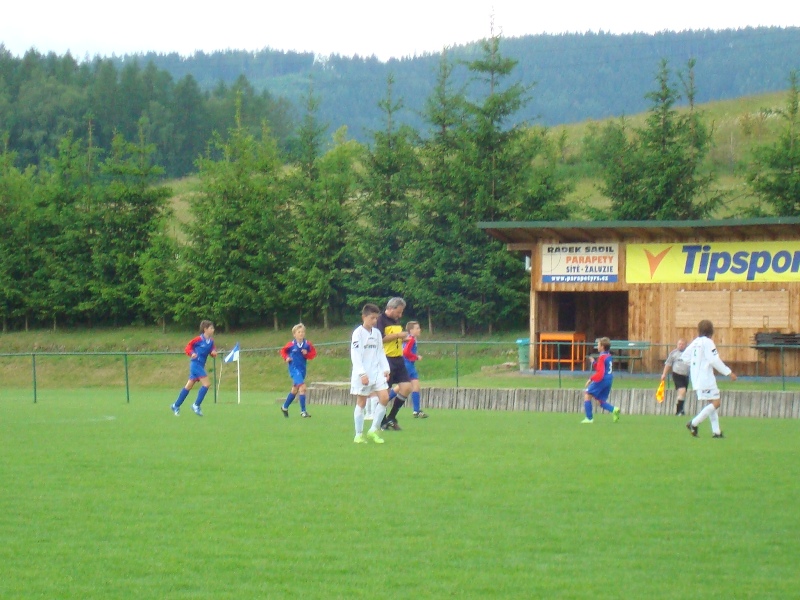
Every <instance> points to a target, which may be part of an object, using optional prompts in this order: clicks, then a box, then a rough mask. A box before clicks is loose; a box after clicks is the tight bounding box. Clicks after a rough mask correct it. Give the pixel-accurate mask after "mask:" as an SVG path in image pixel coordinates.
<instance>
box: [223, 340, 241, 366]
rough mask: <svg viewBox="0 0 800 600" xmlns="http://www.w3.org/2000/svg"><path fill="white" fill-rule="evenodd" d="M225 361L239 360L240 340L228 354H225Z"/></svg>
mask: <svg viewBox="0 0 800 600" xmlns="http://www.w3.org/2000/svg"><path fill="white" fill-rule="evenodd" d="M225 362H226V363H229V362H239V342H236V345H235V346H234V347H233V350H231V351H230V352H229V353H228V355H227V356H225Z"/></svg>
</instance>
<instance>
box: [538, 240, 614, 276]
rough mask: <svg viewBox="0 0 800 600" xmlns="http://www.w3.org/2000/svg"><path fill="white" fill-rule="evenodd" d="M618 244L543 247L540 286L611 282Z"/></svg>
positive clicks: (548, 245)
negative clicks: (542, 284)
mask: <svg viewBox="0 0 800 600" xmlns="http://www.w3.org/2000/svg"><path fill="white" fill-rule="evenodd" d="M618 258H619V244H543V245H542V283H614V282H616V281H617V280H618V279H619V268H618V264H619V260H618Z"/></svg>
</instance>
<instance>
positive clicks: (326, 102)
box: [116, 27, 800, 143]
mask: <svg viewBox="0 0 800 600" xmlns="http://www.w3.org/2000/svg"><path fill="white" fill-rule="evenodd" d="M500 49H501V51H502V52H503V54H505V55H506V56H508V57H509V58H512V59H514V60H516V61H517V62H518V67H517V70H516V76H517V77H518V79H519V81H520V82H521V83H522V84H523V85H526V86H527V85H535V86H536V87H535V89H536V95H535V96H534V97H533V98H532V100H531V102H529V103H528V104H527V105H525V106H524V107H522V108H521V109H520V110H519V111H518V112H517V113H516V115H515V116H514V119H515V123H517V122H519V123H521V122H525V121H527V122H537V123H541V124H543V125H546V126H550V127H552V126H555V125H561V124H565V123H579V122H582V121H586V120H588V119H595V120H600V119H606V118H608V117H613V116H618V115H623V114H625V115H633V114H638V113H641V112H643V111H645V110H646V109H647V100H646V98H645V94H646V93H647V92H648V91H649V90H650V89H651V87H652V85H653V68H654V66H655V65H658V64H659V62H660V61H661V60H662V59H664V60H667V61H668V62H669V63H670V64H673V65H678V64H685V63H686V61H688V60H689V59H690V58H694V59H695V60H696V68H695V70H696V73H697V78H698V80H699V81H702V82H703V85H702V87H701V88H700V89H699V90H698V92H697V98H696V101H697V102H698V103H705V102H709V101H712V100H724V99H734V98H740V97H743V96H750V95H756V94H763V93H765V92H773V91H780V90H784V89H785V86H786V74H787V73H789V72H790V71H792V70H797V69H800V58H798V57H800V28H798V27H786V28H779V27H747V28H743V29H723V30H708V29H706V30H695V31H680V32H675V31H663V32H659V33H655V34H647V33H631V34H621V35H618V34H611V33H604V32H596V33H565V34H558V35H551V34H539V35H525V36H519V37H513V38H503V40H502V41H501V46H500ZM447 52H448V54H449V55H450V56H451V57H452V59H453V60H455V61H458V62H463V63H467V62H470V61H472V60H474V59H475V58H476V57H477V56H479V55H480V53H481V48H480V44H479V43H477V42H476V43H470V44H465V45H457V46H453V47H451V48H448V49H447ZM131 59H139V60H141V62H142V64H144V63H145V62H149V61H153V62H154V63H155V64H156V66H157V67H158V68H160V69H163V70H165V71H167V72H168V73H170V74H171V75H172V76H173V77H175V78H176V79H178V78H182V77H184V76H186V75H189V74H191V75H192V76H193V77H194V78H195V80H196V81H197V82H198V83H199V85H200V87H201V89H203V90H211V89H213V88H214V87H215V86H216V85H217V84H218V83H219V82H220V81H224V82H225V83H226V84H227V85H232V84H233V83H234V82H235V81H236V79H237V78H238V77H239V76H240V75H242V74H244V75H245V76H246V77H247V79H248V80H249V81H250V83H251V84H252V85H253V87H254V88H255V89H257V90H268V91H269V92H270V93H272V94H273V95H274V96H275V97H281V98H286V99H287V100H288V101H289V102H290V103H292V104H293V105H296V106H301V105H302V97H303V96H304V95H305V94H306V93H307V90H308V87H309V85H312V84H313V86H314V89H315V90H316V92H317V93H318V94H319V95H320V106H319V116H320V118H321V120H322V121H323V122H325V123H328V124H329V125H330V126H331V130H335V129H336V128H338V127H339V126H341V125H347V127H348V130H349V132H350V135H352V136H353V137H354V138H355V139H356V140H358V141H361V142H362V143H366V142H367V141H369V139H370V132H371V131H374V130H375V129H378V128H380V123H381V113H380V111H379V110H378V108H377V106H378V102H379V100H380V97H381V94H382V89H383V85H382V84H383V82H384V81H385V80H386V77H388V76H389V74H393V75H394V77H395V79H396V84H395V87H396V93H397V94H398V96H400V97H403V98H405V99H406V105H405V107H404V109H403V110H402V111H401V112H400V113H399V114H398V115H397V117H398V119H399V120H400V121H401V122H402V123H403V124H406V125H410V126H411V127H414V128H415V129H422V128H424V126H425V125H424V121H423V119H422V111H423V107H424V102H425V99H426V98H427V97H428V96H429V95H430V93H431V90H432V89H433V87H434V85H435V80H436V73H437V69H438V62H439V53H438V52H435V53H425V54H422V55H418V56H413V57H404V58H395V59H390V60H388V61H386V62H382V61H380V60H378V59H377V58H376V57H374V56H340V55H336V54H334V55H330V56H318V55H315V54H314V53H311V52H283V51H279V50H273V49H270V48H264V49H261V50H258V51H255V52H252V51H244V50H224V51H217V52H209V53H205V52H196V53H194V54H193V55H191V56H179V55H177V54H159V53H155V52H149V53H146V54H142V55H134V56H125V57H120V58H118V59H116V61H117V63H118V64H119V65H122V64H124V62H126V61H129V60H131ZM468 81H469V73H468V71H467V70H457V71H456V72H455V73H453V83H454V85H456V86H458V87H460V86H464V85H467V84H468Z"/></svg>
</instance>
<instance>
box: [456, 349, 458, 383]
mask: <svg viewBox="0 0 800 600" xmlns="http://www.w3.org/2000/svg"><path fill="white" fill-rule="evenodd" d="M456 389H458V342H456Z"/></svg>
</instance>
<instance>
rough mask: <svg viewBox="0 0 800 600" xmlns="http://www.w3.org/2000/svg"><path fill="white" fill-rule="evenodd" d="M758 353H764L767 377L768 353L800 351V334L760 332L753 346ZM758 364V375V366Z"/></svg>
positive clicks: (755, 336) (755, 337)
mask: <svg viewBox="0 0 800 600" xmlns="http://www.w3.org/2000/svg"><path fill="white" fill-rule="evenodd" d="M750 347H751V348H755V349H756V350H758V351H763V352H764V375H767V374H768V373H767V352H770V351H778V352H781V353H783V351H784V350H800V333H780V332H778V331H760V332H758V333H756V334H755V335H754V336H753V345H752V346H750ZM759 362H760V361H757V362H756V374H757V375H758V374H759V373H758V364H759Z"/></svg>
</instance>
